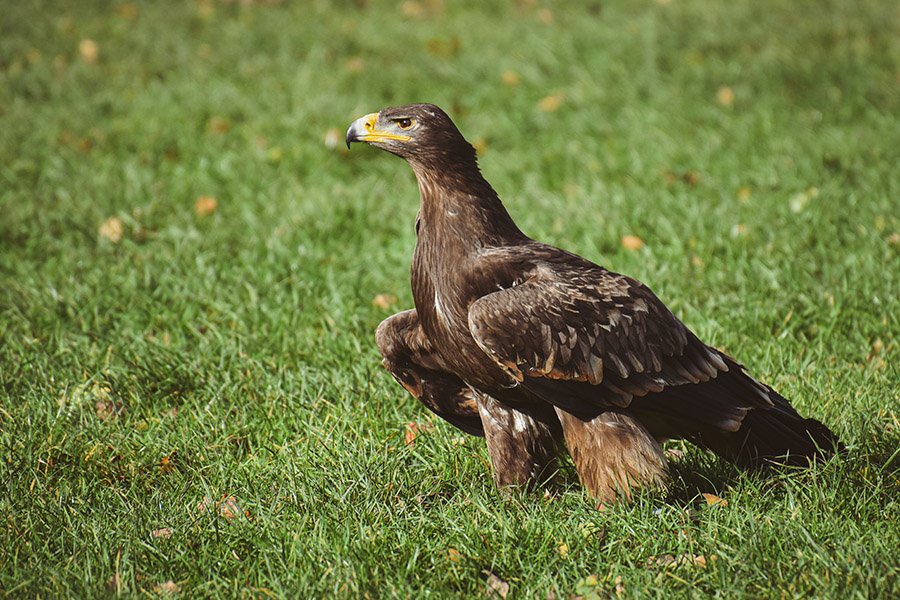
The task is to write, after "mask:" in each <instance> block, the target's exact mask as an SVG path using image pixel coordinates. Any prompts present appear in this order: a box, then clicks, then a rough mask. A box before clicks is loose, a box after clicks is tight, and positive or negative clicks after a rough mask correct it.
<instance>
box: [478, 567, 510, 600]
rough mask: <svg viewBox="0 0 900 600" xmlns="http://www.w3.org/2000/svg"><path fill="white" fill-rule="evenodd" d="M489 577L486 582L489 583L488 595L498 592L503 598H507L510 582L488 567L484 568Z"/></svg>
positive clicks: (484, 572)
mask: <svg viewBox="0 0 900 600" xmlns="http://www.w3.org/2000/svg"><path fill="white" fill-rule="evenodd" d="M481 573H482V575H484V576H485V577H486V578H487V579H486V580H485V583H486V584H487V595H488V596H490V595H491V594H497V595H498V596H500V597H501V598H506V595H507V594H509V584H508V583H507V582H505V581H503V580H502V579H500V578H499V577H497V576H496V575H494V574H493V573H491V572H490V571H488V570H487V569H484V570H483V571H482V572H481Z"/></svg>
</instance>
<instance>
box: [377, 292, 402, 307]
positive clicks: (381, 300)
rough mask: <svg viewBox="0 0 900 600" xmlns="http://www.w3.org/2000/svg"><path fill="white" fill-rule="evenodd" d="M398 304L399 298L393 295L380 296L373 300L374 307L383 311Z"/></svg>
mask: <svg viewBox="0 0 900 600" xmlns="http://www.w3.org/2000/svg"><path fill="white" fill-rule="evenodd" d="M396 302H397V296H395V295H393V294H378V295H376V296H375V297H374V298H372V306H374V307H375V308H380V309H382V310H385V309H388V308H390V307H392V306H393V305H394V304H396Z"/></svg>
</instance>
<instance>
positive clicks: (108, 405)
mask: <svg viewBox="0 0 900 600" xmlns="http://www.w3.org/2000/svg"><path fill="white" fill-rule="evenodd" d="M123 410H124V406H123V405H122V403H121V402H113V401H112V400H97V401H96V402H95V403H94V414H96V415H97V418H98V419H100V420H101V421H106V420H108V419H114V418H116V417H118V416H119V415H120V414H121V413H122V411H123Z"/></svg>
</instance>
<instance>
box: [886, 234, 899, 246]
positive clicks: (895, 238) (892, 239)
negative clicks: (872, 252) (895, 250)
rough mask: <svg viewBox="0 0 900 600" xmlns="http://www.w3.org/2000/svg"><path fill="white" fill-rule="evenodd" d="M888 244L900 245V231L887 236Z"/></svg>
mask: <svg viewBox="0 0 900 600" xmlns="http://www.w3.org/2000/svg"><path fill="white" fill-rule="evenodd" d="M887 243H888V246H900V233H898V232H896V231H895V232H894V233H892V234H891V235H889V236H888V237H887Z"/></svg>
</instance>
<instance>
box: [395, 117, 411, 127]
mask: <svg viewBox="0 0 900 600" xmlns="http://www.w3.org/2000/svg"><path fill="white" fill-rule="evenodd" d="M396 123H397V126H398V127H399V128H400V129H409V128H410V127H412V126H413V120H412V119H406V118H403V119H397V121H396Z"/></svg>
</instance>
